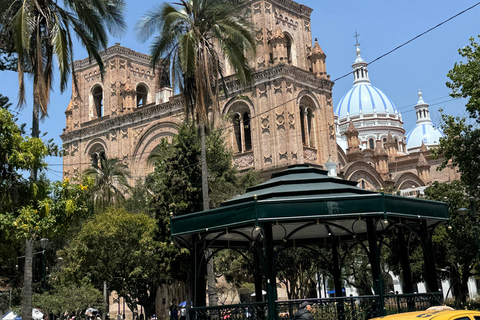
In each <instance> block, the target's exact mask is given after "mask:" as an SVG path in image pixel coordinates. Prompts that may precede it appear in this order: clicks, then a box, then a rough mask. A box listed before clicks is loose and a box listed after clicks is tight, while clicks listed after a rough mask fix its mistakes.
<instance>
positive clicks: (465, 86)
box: [447, 37, 480, 121]
mask: <svg viewBox="0 0 480 320" xmlns="http://www.w3.org/2000/svg"><path fill="white" fill-rule="evenodd" d="M469 40H470V45H469V46H466V47H463V48H461V49H458V53H459V54H460V55H461V56H462V57H463V58H466V59H467V61H466V62H459V63H455V65H454V67H453V69H452V70H450V71H449V72H448V74H447V76H448V77H449V78H450V80H451V82H450V81H449V82H447V87H448V88H450V89H452V91H453V92H452V93H451V94H450V96H452V97H453V98H468V102H467V104H466V108H467V111H468V112H469V114H470V117H472V118H476V119H477V121H480V117H479V116H480V87H479V81H480V45H479V44H478V43H476V42H475V39H474V38H473V37H471V38H470V39H469Z"/></svg>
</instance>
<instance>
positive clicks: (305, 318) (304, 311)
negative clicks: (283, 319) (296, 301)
mask: <svg viewBox="0 0 480 320" xmlns="http://www.w3.org/2000/svg"><path fill="white" fill-rule="evenodd" d="M310 311H312V305H311V304H310V302H308V301H303V302H302V303H301V304H300V307H299V308H298V311H297V313H295V316H294V317H293V319H294V320H313V315H312V314H311V313H310Z"/></svg>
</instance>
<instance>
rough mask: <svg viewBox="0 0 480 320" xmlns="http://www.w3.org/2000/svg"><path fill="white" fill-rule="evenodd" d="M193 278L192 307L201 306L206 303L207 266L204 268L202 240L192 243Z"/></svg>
mask: <svg viewBox="0 0 480 320" xmlns="http://www.w3.org/2000/svg"><path fill="white" fill-rule="evenodd" d="M191 260H192V263H193V266H192V271H193V272H194V276H193V277H192V278H193V279H192V280H193V287H192V292H193V305H194V307H203V306H206V305H207V300H206V293H207V292H206V285H207V283H206V282H205V277H206V271H207V268H205V263H206V260H205V248H204V244H203V241H201V240H197V241H195V245H194V254H192V259H191Z"/></svg>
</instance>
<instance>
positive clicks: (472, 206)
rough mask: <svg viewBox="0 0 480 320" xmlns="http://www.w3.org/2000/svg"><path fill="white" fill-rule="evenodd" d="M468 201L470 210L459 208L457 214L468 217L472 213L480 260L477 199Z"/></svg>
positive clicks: (472, 198) (471, 198)
mask: <svg viewBox="0 0 480 320" xmlns="http://www.w3.org/2000/svg"><path fill="white" fill-rule="evenodd" d="M468 200H469V206H468V208H459V209H458V210H457V212H458V214H460V215H461V216H466V215H467V214H468V213H470V216H471V218H472V220H473V225H474V228H475V237H476V238H477V254H478V258H479V259H480V239H479V237H478V228H477V217H476V213H477V210H476V208H475V198H474V197H470V198H469V199H468Z"/></svg>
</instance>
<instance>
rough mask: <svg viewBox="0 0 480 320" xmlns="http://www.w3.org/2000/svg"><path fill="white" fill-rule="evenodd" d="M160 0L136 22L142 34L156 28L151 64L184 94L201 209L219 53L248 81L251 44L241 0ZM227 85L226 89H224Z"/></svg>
mask: <svg viewBox="0 0 480 320" xmlns="http://www.w3.org/2000/svg"><path fill="white" fill-rule="evenodd" d="M175 5H176V6H173V5H172V4H169V3H164V4H163V5H161V6H160V7H158V8H157V9H156V10H153V11H151V12H149V13H147V15H146V16H145V17H143V18H142V20H141V21H140V23H139V24H138V26H137V30H138V31H139V32H138V33H139V35H140V37H141V38H142V39H144V40H146V39H147V38H149V37H150V36H151V35H152V34H153V33H154V31H155V30H158V32H159V35H158V37H157V38H156V40H155V42H154V43H153V44H152V47H151V63H152V66H153V69H155V65H156V64H157V63H159V61H160V59H165V60H166V61H168V62H170V63H171V65H172V71H173V72H172V83H173V84H174V85H177V86H179V88H180V91H181V92H183V94H184V98H185V106H186V112H187V115H192V117H193V118H194V119H196V121H197V122H198V125H199V130H200V137H201V146H202V148H201V150H202V153H201V163H202V190H203V193H202V199H203V210H208V209H209V199H208V193H209V191H208V173H207V172H208V171H207V155H206V148H205V130H206V127H208V123H209V119H208V114H209V111H210V109H213V110H214V114H215V113H216V110H217V109H218V93H219V80H220V78H222V74H223V70H222V65H221V61H222V59H221V58H222V57H226V58H227V60H228V61H229V63H230V64H231V65H232V67H233V69H234V70H235V74H236V76H237V80H238V81H239V82H240V84H242V85H246V84H248V83H249V82H251V81H252V80H253V76H252V71H251V69H250V68H249V66H248V59H247V55H248V54H249V53H251V52H253V51H254V49H255V39H254V37H253V35H252V30H251V28H250V26H249V24H248V23H247V22H246V21H245V20H244V19H243V18H242V17H241V16H240V14H239V8H240V7H242V5H244V3H243V1H235V2H233V1H229V0H181V1H180V3H177V4H175ZM224 90H226V88H224Z"/></svg>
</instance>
